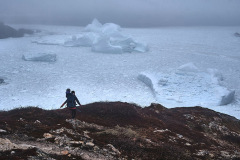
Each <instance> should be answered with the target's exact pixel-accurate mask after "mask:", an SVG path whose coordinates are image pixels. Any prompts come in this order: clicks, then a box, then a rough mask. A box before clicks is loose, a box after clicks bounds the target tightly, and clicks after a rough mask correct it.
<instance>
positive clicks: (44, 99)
mask: <svg viewBox="0 0 240 160" xmlns="http://www.w3.org/2000/svg"><path fill="white" fill-rule="evenodd" d="M14 27H16V28H17V27H20V26H14ZM21 27H22V26H21ZM24 27H25V28H34V29H40V30H43V32H42V33H39V34H37V35H33V36H26V37H24V38H8V39H2V40H0V64H1V65H0V79H1V80H2V82H3V83H0V109H4V110H7V109H11V108H15V107H19V106H29V105H34V106H40V107H42V108H46V109H51V108H58V107H59V106H60V105H61V104H62V102H63V101H64V100H65V94H64V92H65V89H66V88H71V89H74V90H75V91H76V94H77V96H78V98H79V99H80V101H81V102H82V103H83V104H86V103H91V102H95V101H125V102H133V103H137V104H139V105H141V106H146V105H149V104H150V103H152V102H158V103H163V102H161V100H159V98H156V96H155V94H154V93H153V91H152V89H151V88H149V86H148V85H146V84H145V83H143V82H142V81H141V80H139V79H138V76H139V75H140V74H141V73H150V74H154V73H163V74H165V75H166V76H169V77H171V74H173V72H172V71H173V70H174V69H176V68H178V67H179V66H182V65H184V64H187V63H189V62H191V63H193V64H195V65H196V67H197V68H198V69H199V71H200V72H201V73H206V72H207V71H208V70H209V69H214V70H217V71H218V72H220V73H221V75H222V79H223V80H222V81H220V82H219V85H220V86H223V87H224V88H226V89H228V90H230V91H231V90H235V100H234V101H233V102H232V103H230V104H228V105H222V106H219V105H216V104H214V103H211V102H209V103H207V104H212V105H208V106H205V105H204V104H203V107H208V108H210V109H214V110H217V111H220V112H224V113H227V114H230V115H233V116H235V117H237V118H240V106H239V95H240V85H239V82H240V81H239V80H240V72H239V69H240V63H239V62H240V38H239V37H236V36H234V33H236V32H239V31H240V27H162V28H149V29H133V28H132V29H125V28H123V29H122V33H123V34H125V35H130V36H131V37H133V38H134V40H137V41H139V42H144V43H147V44H148V46H149V51H148V52H146V53H137V52H132V53H123V54H105V53H94V52H92V51H91V48H89V47H69V46H64V45H62V44H64V42H65V41H64V40H65V39H68V38H69V37H70V39H71V38H72V36H73V35H79V34H81V33H83V28H81V27H66V26H24ZM40 40H43V41H42V42H43V43H42V44H41V43H36V42H41V41H40ZM48 43H49V44H48ZM51 43H52V44H51ZM59 44H60V45H59ZM42 53H45V54H46V55H49V54H51V55H56V61H54V62H41V61H24V60H23V59H22V57H23V55H24V56H26V57H29V55H38V54H42ZM30 58H34V57H30ZM173 78H174V76H173ZM173 89H174V88H173ZM189 90H191V88H189ZM185 99H186V100H184V101H186V102H185V103H184V104H183V105H182V106H185V104H188V102H189V104H191V105H194V103H192V102H197V100H198V99H197V98H196V99H194V101H193V100H192V99H191V98H189V99H188V98H185ZM200 99H201V98H199V100H200ZM198 104H201V102H197V104H196V105H198ZM165 106H166V107H173V106H172V105H170V104H169V106H168V105H167V104H166V105H165ZM180 106H181V105H180ZM176 107H179V105H177V106H176Z"/></svg>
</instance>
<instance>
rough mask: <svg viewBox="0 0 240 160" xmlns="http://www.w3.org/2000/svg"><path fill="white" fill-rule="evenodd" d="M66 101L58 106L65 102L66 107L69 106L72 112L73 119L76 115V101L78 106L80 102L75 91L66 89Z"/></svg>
mask: <svg viewBox="0 0 240 160" xmlns="http://www.w3.org/2000/svg"><path fill="white" fill-rule="evenodd" d="M66 98H67V99H66V101H65V102H64V103H63V104H62V105H61V107H60V108H62V107H63V106H64V105H65V104H66V103H67V108H69V109H70V110H71V112H72V119H75V116H76V103H78V104H79V105H80V106H81V104H80V102H79V100H78V98H77V97H76V95H75V91H72V92H71V90H70V89H67V90H66Z"/></svg>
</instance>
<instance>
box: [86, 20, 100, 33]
mask: <svg viewBox="0 0 240 160" xmlns="http://www.w3.org/2000/svg"><path fill="white" fill-rule="evenodd" d="M102 26H103V25H102V24H101V23H100V22H99V21H98V20H97V19H96V18H95V19H94V20H93V21H92V23H91V24H88V25H87V26H86V27H85V28H84V31H86V32H101V31H102Z"/></svg>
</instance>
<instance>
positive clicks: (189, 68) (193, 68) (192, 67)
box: [178, 62, 199, 72]
mask: <svg viewBox="0 0 240 160" xmlns="http://www.w3.org/2000/svg"><path fill="white" fill-rule="evenodd" d="M178 71H182V72H198V71H199V70H198V68H197V67H196V66H195V65H194V64H193V63H192V62H190V63H187V64H184V65H182V66H180V67H179V68H178Z"/></svg>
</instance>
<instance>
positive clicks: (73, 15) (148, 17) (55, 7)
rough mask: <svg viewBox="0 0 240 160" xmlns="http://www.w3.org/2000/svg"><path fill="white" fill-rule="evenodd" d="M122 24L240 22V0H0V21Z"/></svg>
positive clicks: (155, 24)
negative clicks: (97, 21)
mask: <svg viewBox="0 0 240 160" xmlns="http://www.w3.org/2000/svg"><path fill="white" fill-rule="evenodd" d="M93 18H97V19H98V20H99V21H100V22H102V23H106V22H113V23H117V24H119V25H120V26H123V27H157V26H165V25H167V26H168V25H240V0H0V21H3V22H4V23H37V24H61V25H82V26H85V25H86V24H89V23H90V22H91V21H92V20H93Z"/></svg>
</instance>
